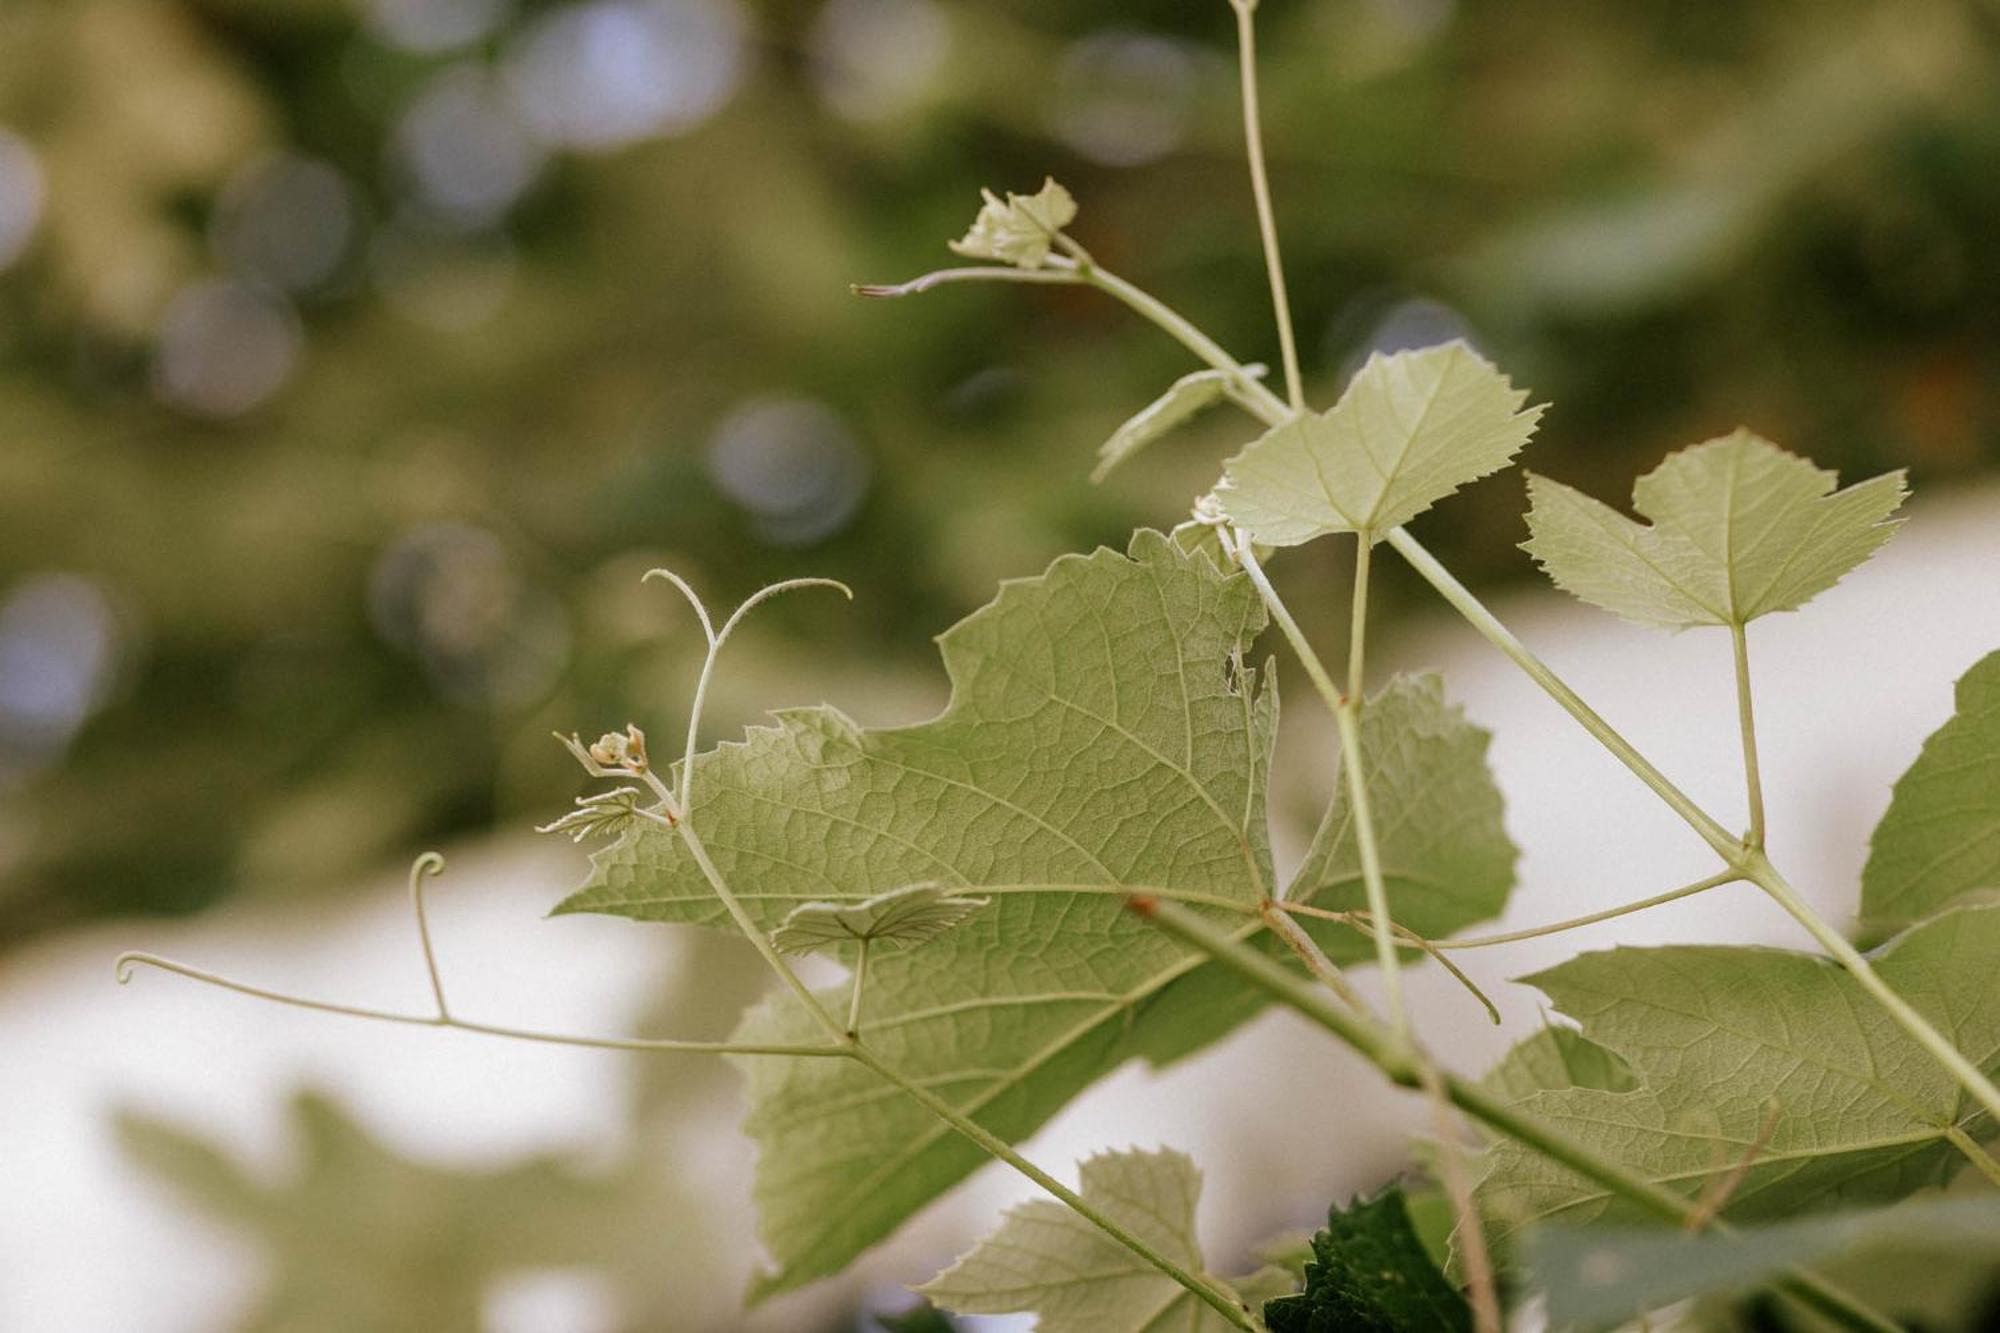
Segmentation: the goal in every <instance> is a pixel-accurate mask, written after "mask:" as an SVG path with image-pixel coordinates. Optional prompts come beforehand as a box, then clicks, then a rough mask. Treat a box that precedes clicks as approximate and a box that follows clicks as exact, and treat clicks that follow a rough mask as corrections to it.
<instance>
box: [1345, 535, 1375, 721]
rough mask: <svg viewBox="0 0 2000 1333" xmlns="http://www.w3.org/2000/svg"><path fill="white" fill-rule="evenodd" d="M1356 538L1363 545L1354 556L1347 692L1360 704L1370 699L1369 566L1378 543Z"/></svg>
mask: <svg viewBox="0 0 2000 1333" xmlns="http://www.w3.org/2000/svg"><path fill="white" fill-rule="evenodd" d="M1354 536H1355V540H1356V541H1357V542H1359V543H1360V544H1359V546H1357V547H1356V548H1355V552H1354V595H1353V597H1352V599H1351V600H1350V601H1349V602H1348V609H1347V688H1348V689H1349V690H1351V691H1352V692H1353V694H1354V698H1355V700H1356V701H1357V702H1359V701H1362V700H1365V699H1366V698H1367V697H1368V674H1367V655H1368V564H1369V557H1370V556H1371V555H1372V554H1373V553H1374V550H1375V540H1374V538H1372V537H1370V536H1369V535H1368V534H1367V533H1365V532H1357V533H1355V534H1354Z"/></svg>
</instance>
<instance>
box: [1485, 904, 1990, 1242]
mask: <svg viewBox="0 0 2000 1333" xmlns="http://www.w3.org/2000/svg"><path fill="white" fill-rule="evenodd" d="M1996 957H2000V908H1966V909H1961V910H1958V911H1954V912H1950V913H1947V914H1945V915H1943V916H1940V917H1938V918H1936V919H1934V920H1931V921H1927V922H1925V923H1923V924H1922V925H1919V926H1917V927H1915V928H1913V929H1911V930H1910V931H1908V932H1906V933H1905V934H1903V935H1901V936H1898V937H1897V938H1896V939H1895V940H1893V941H1891V943H1890V944H1889V945H1888V946H1886V947H1885V948H1884V949H1883V950H1882V951H1881V952H1880V954H1879V955H1878V956H1877V959H1876V968H1877V970H1878V971H1879V972H1880V974H1881V976H1882V979H1883V980H1884V981H1886V982H1888V984H1889V985H1890V986H1892V987H1894V988H1895V989H1896V990H1897V991H1898V992H1900V993H1901V994H1902V996H1903V997H1904V998H1905V999H1906V1000H1908V1001H1909V1003H1910V1004H1911V1005H1913V1006H1914V1007H1915V1008H1916V1009H1917V1010H1918V1011H1919V1012H1921V1013H1923V1014H1924V1015H1925V1017H1927V1018H1928V1019H1929V1020H1930V1021H1931V1022H1932V1023H1934V1024H1936V1025H1937V1027H1938V1028H1939V1029H1940V1030H1941V1031H1942V1032H1943V1033H1944V1034H1945V1036H1946V1038H1947V1039H1948V1040H1950V1041H1952V1042H1953V1043H1954V1044H1955V1045H1957V1046H1958V1048H1959V1049H1960V1050H1962V1051H1966V1052H1968V1053H1969V1054H1970V1055H1971V1056H1972V1057H1973V1058H1974V1059H1975V1060H1978V1061H1979V1062H1980V1063H1981V1065H1982V1067H1983V1068H1985V1069H1986V1070H1987V1071H1988V1072H1989V1073H1992V1072H1996V1071H2000V969H1996V968H1995V967H1994V966H1993V960H1994V959H1995V958H1996ZM1528 981H1529V982H1531V983H1532V984H1533V985H1536V986H1539V987H1540V988H1541V989H1542V990H1543V991H1544V992H1546V993H1547V994H1548V996H1549V998H1550V999H1551V1000H1552V1001H1554V1002H1555V1005H1556V1007H1557V1008H1558V1009H1560V1010H1562V1011H1563V1012H1564V1013H1567V1014H1569V1015H1570V1016H1571V1017H1573V1018H1575V1019H1576V1020H1577V1021H1578V1022H1579V1023H1580V1024H1581V1025H1582V1029H1583V1036H1584V1038H1586V1039H1587V1040H1589V1041H1591V1042H1593V1043H1595V1044H1597V1045H1600V1046H1602V1047H1604V1048H1606V1049H1608V1050H1610V1051H1611V1052H1613V1053H1614V1054H1615V1055H1617V1056H1618V1057H1619V1058H1621V1059H1623V1060H1624V1061H1625V1063H1626V1065H1627V1066H1628V1067H1629V1069H1630V1071H1631V1075H1632V1076H1633V1077H1634V1078H1636V1079H1637V1080H1638V1083H1639V1086H1638V1087H1637V1088H1634V1089H1631V1090H1629V1091H1607V1090H1605V1089H1603V1088H1597V1087H1582V1086H1577V1087H1569V1088H1565V1089H1556V1090H1548V1091H1534V1092H1530V1093H1529V1094H1528V1095H1526V1096H1524V1097H1522V1098H1521V1099H1520V1105H1521V1106H1523V1107H1524V1108H1526V1109H1528V1110H1529V1111H1531V1112H1533V1113H1534V1114H1535V1115H1536V1116H1538V1117H1540V1118H1542V1119H1543V1120H1546V1121H1548V1122H1549V1123H1551V1124H1552V1125H1554V1126H1555V1127H1557V1128H1558V1129H1560V1130H1561V1131H1562V1132H1563V1133H1565V1134H1566V1135H1568V1136H1570V1137H1572V1138H1574V1139H1575V1140H1577V1141H1578V1142H1580V1143H1582V1144H1584V1145H1585V1146H1587V1147H1589V1148H1592V1149H1594V1150H1595V1151H1597V1152H1599V1153H1601V1154H1604V1155H1606V1156H1609V1157H1613V1158H1616V1159H1617V1160H1619V1161H1620V1162H1622V1163H1624V1165H1625V1166H1626V1167H1627V1168H1629V1169H1631V1170H1633V1171H1635V1172H1637V1173H1639V1174H1641V1175H1643V1176H1645V1177H1646V1178H1647V1179H1649V1180H1653V1181H1656V1182H1658V1183H1660V1184H1663V1185H1665V1186H1667V1187H1668V1188H1670V1189H1673V1190H1675V1191H1677V1192H1679V1193H1682V1194H1685V1195H1687V1196H1688V1197H1689V1198H1690V1199H1692V1198H1695V1197H1697V1196H1698V1195H1699V1194H1700V1193H1701V1191H1702V1190H1703V1188H1704V1187H1706V1186H1708V1185H1710V1184H1711V1183H1712V1182H1714V1181H1716V1180H1717V1179H1718V1178H1721V1177H1725V1176H1727V1175H1729V1174H1730V1173H1731V1171H1732V1170H1734V1169H1735V1168H1736V1167H1737V1166H1738V1165H1739V1164H1741V1163H1743V1162H1744V1161H1746V1159H1747V1160H1748V1162H1749V1166H1748V1169H1747V1171H1746V1172H1745V1173H1744V1174H1743V1176H1742V1179H1741V1181H1740V1183H1738V1184H1737V1185H1736V1187H1735V1188H1734V1190H1733V1191H1732V1193H1731V1194H1730V1197H1729V1200H1728V1206H1727V1208H1726V1209H1725V1210H1724V1216H1727V1217H1730V1218H1733V1219H1737V1220H1740V1221H1748V1222H1756V1221H1760V1220H1764V1219H1769V1218H1782V1217H1786V1216H1789V1215H1791V1214H1793V1213H1796V1212H1798V1211H1800V1210H1803V1209H1808V1208H1821V1207H1827V1206H1830V1205H1833V1204H1837V1203H1842V1202H1870V1203H1880V1202H1885V1201H1888V1200H1893V1199H1897V1198H1901V1197H1903V1196H1904V1195H1907V1194H1909V1193H1911V1192H1913V1191H1915V1190H1918V1189H1920V1188H1923V1187H1925V1186H1928V1185H1934V1184H1938V1183H1940V1182H1942V1181H1943V1180H1944V1179H1946V1178H1947V1177H1948V1176H1949V1175H1950V1174H1951V1173H1952V1172H1953V1171H1954V1170H1955V1169H1956V1168H1957V1167H1958V1166H1959V1165H1960V1164H1961V1161H1962V1159H1961V1158H1960V1155H1959V1153H1958V1150H1957V1149H1956V1148H1954V1147H1953V1146H1952V1143H1951V1138H1952V1136H1953V1135H1954V1134H1960V1133H1963V1134H1972V1135H1975V1136H1977V1135H1984V1134H1989V1133H1991V1131H1992V1127H1991V1126H1990V1125H1989V1124H1988V1123H1987V1122H1986V1120H1985V1119H1984V1118H1983V1117H1982V1114H1981V1110H1980V1108H1979V1106H1978V1104H1977V1103H1976V1102H1974V1101H1973V1100H1972V1099H1971V1097H1970V1096H1969V1095H1968V1094H1966V1093H1965V1092H1964V1091H1963V1090H1962V1089H1961V1088H1960V1087H1959V1086H1958V1084H1957V1083H1956V1082H1955V1081H1954V1080H1953V1079H1952V1078H1951V1077H1950V1076H1949V1075H1948V1074H1946V1073H1945V1072H1944V1071H1943V1070H1942V1069H1941V1068H1939V1066H1938V1065H1937V1062H1936V1061H1935V1060H1933V1059H1931V1058H1930V1056H1929V1055H1928V1054H1926V1053H1925V1051H1924V1050H1923V1049H1922V1048H1921V1047H1920V1046H1918V1045H1917V1044H1916V1043H1915V1042H1914V1041H1913V1040H1912V1039H1911V1038H1910V1036H1909V1034H1907V1033H1906V1032H1904V1031H1903V1029H1902V1028H1901V1027H1899V1026H1898V1025H1897V1024H1896V1023H1895V1022H1894V1021H1893V1020H1891V1019H1890V1018H1889V1016H1888V1015H1887V1014H1886V1013H1884V1012H1883V1011H1882V1009H1881V1007H1880V1006H1879V1005H1875V1004H1873V1003H1871V1002H1870V1001H1869V999H1868V997H1867V996H1866V995H1865V994H1864V993H1863V992H1862V991H1861V989H1860V987H1859V986H1857V985H1856V984H1855V982H1854V981H1853V979H1852V978H1851V977H1849V975H1848V974H1847V973H1846V972H1845V971H1843V970H1842V969H1840V968H1839V967H1837V966H1836V965H1834V964H1833V963H1831V962H1829V961H1828V960H1826V959H1824V958H1821V957H1818V956H1815V955H1808V954H1802V953H1792V952H1788V951H1785V950H1779V949H1766V948H1740V947H1723V946H1694V945H1689V946H1675V947H1671V948H1658V949H1633V948H1621V949H1613V950H1610V951H1608V952H1603V953H1590V954H1584V955H1582V956H1580V957H1578V958H1575V959H1573V960H1571V961H1569V962H1567V963H1563V964H1561V965H1560V966H1558V967H1555V968H1552V969H1550V970H1549V971H1546V972H1543V973H1540V974H1539V975H1537V976H1533V977H1530V978H1528ZM1774 1108H1775V1113H1776V1119H1775V1121H1774V1120H1773V1119H1772V1116H1773V1110H1774ZM1767 1128H1768V1129H1769V1135H1768V1138H1767V1139H1766V1140H1765V1141H1763V1143H1762V1146H1761V1147H1757V1146H1756V1145H1758V1143H1759V1139H1760V1134H1761V1133H1762V1132H1763V1131H1765V1130H1766V1129H1767ZM1753 1147H1755V1148H1756V1150H1755V1151H1754V1152H1753V1151H1752V1149H1753ZM1488 1165H1489V1171H1488V1174H1487V1177H1486V1179H1485V1181H1484V1182H1483V1183H1482V1185H1481V1186H1480V1199H1481V1203H1482V1207H1483V1211H1484V1212H1486V1213H1487V1215H1488V1216H1489V1217H1490V1218H1491V1219H1492V1221H1493V1224H1494V1232H1495V1234H1496V1235H1505V1234H1507V1233H1509V1232H1511V1231H1513V1230H1515V1229H1517V1228H1519V1227H1523V1226H1526V1225H1529V1224H1532V1223H1537V1222H1543V1221H1549V1220H1560V1221H1564V1222H1571V1223H1588V1222H1593V1221H1596V1220H1599V1219H1600V1218H1602V1219H1608V1220H1612V1221H1643V1220H1649V1219H1647V1218H1646V1216H1645V1215H1644V1214H1643V1213H1639V1212H1636V1211H1635V1210H1634V1209H1633V1208H1632V1206H1630V1205H1627V1204H1624V1203H1622V1202H1620V1201H1617V1200H1615V1199H1613V1198H1611V1197H1610V1196H1608V1195H1607V1194H1606V1192H1605V1191H1604V1189H1603V1188H1602V1187H1600V1186H1597V1185H1594V1184H1591V1183H1590V1182H1588V1181H1586V1180H1584V1179H1583V1178H1582V1177H1580V1176H1576V1175H1574V1174H1572V1173H1571V1172H1570V1171H1568V1170H1567V1169H1566V1168H1564V1167H1561V1166H1558V1165H1556V1164H1555V1163H1553V1162H1551V1161H1549V1160H1548V1159H1546V1158H1543V1157H1539V1156H1537V1155H1535V1154H1533V1153H1530V1152H1528V1151H1526V1150H1525V1149H1522V1148H1520V1147H1518V1146H1517V1145H1513V1144H1511V1143H1505V1142H1503V1143H1499V1144H1497V1145H1495V1147H1494V1148H1493V1149H1492V1150H1491V1152H1490V1154H1489V1162H1488Z"/></svg>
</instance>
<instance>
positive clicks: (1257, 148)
mask: <svg viewBox="0 0 2000 1333" xmlns="http://www.w3.org/2000/svg"><path fill="white" fill-rule="evenodd" d="M1230 5H1231V7H1232V8H1234V9H1235V10H1236V51H1237V64H1238V69H1239V72H1240V74H1241V83H1242V86H1243V143H1244V149H1245V154H1246V156H1248V158H1249V159H1250V194H1251V197H1252V198H1253V199H1254V200H1255V202H1256V205H1257V231H1258V234H1259V235H1260V236H1262V237H1263V241H1264V270H1265V273H1266V275H1267V276H1268V277H1269V278H1270V281H1271V309H1272V313H1273V314H1275V315H1276V316H1277V321H1278V351H1279V354H1280V355H1281V356H1283V358H1284V362H1285V394H1286V397H1287V398H1289V399H1290V400H1291V409H1292V413H1293V414H1294V415H1297V414H1298V413H1300V412H1303V411H1305V405H1306V400H1305V390H1304V389H1303V388H1302V387H1301V385H1300V383H1299V348H1298V340H1297V339H1295V338H1294V337H1293V336H1292V304H1291V301H1290V300H1289V299H1288V298H1287V297H1286V295H1285V265H1284V261H1283V259H1281V258H1280V257H1279V255H1278V224H1277V221H1276V219H1275V218H1274V216H1273V215H1272V211H1271V182H1270V179H1269V177H1268V175H1267V173H1266V171H1265V169H1264V130H1263V125H1262V119H1263V118H1262V117H1261V116H1260V115H1259V114H1258V111H1257V23H1256V18H1255V13H1256V9H1257V0H1230Z"/></svg>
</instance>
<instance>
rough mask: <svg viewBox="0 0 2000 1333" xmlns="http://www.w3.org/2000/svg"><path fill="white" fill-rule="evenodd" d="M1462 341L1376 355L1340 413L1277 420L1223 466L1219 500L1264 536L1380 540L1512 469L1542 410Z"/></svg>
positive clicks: (1286, 541)
mask: <svg viewBox="0 0 2000 1333" xmlns="http://www.w3.org/2000/svg"><path fill="white" fill-rule="evenodd" d="M1527 397H1528V395H1527V392H1526V390H1522V389H1516V388H1515V387H1514V386H1513V385H1512V384H1511V383H1509V382H1508V380H1507V377H1506V376H1505V375H1502V374H1501V373H1500V372H1499V371H1498V370H1496V369H1494V367H1493V364H1492V363H1491V362H1489V361H1487V360H1485V359H1484V358H1483V357H1481V356H1480V355H1479V354H1478V353H1477V352H1474V351H1473V350H1472V349H1471V348H1470V347H1467V346H1466V345H1465V344H1464V343H1462V342H1450V343H1445V344H1444V345H1442V346H1439V347H1427V348H1424V349H1423V350H1421V351H1416V352H1397V353H1394V354H1393V355H1390V356H1383V355H1381V354H1379V353H1378V354H1375V355H1371V356H1370V357H1369V358H1368V362H1367V364H1366V365H1364V366H1362V368H1361V370H1360V371H1359V372H1358V373H1357V374H1356V375H1355V377H1354V380H1353V382H1352V383H1350V384H1349V385H1348V386H1347V392H1345V393H1343V394H1342V395H1341V396H1340V401H1339V402H1338V403H1335V404H1334V406H1333V408H1332V409H1331V410H1330V411H1327V412H1323V413H1319V414H1316V415H1307V416H1302V417H1298V418H1296V419H1294V420H1292V421H1288V422H1286V423H1284V424H1283V425H1280V426H1275V427H1273V428H1272V429H1271V430H1270V431H1269V432H1268V433H1266V434H1265V435H1264V436H1263V437H1262V438H1261V439H1259V440H1257V441H1256V442H1254V443H1253V444H1251V445H1250V446H1249V447H1248V448H1246V449H1245V450H1244V451H1243V452H1242V453H1240V454H1238V455H1237V456H1236V457H1235V458H1232V459H1230V460H1229V462H1228V463H1227V464H1226V465H1224V469H1223V477H1222V483H1221V484H1220V485H1219V486H1217V487H1216V491H1215V494H1216V498H1217V499H1218V500H1219V501H1221V503H1222V507H1223V511H1224V512H1225V513H1227V514H1228V515H1229V517H1230V518H1231V519H1232V520H1233V521H1234V522H1235V523H1236V524H1237V525H1238V526H1240V527H1242V528H1245V529H1247V530H1248V531H1249V532H1250V533H1252V534H1253V535H1254V536H1255V537H1256V538H1257V540H1258V541H1260V542H1268V543H1270V544H1271V545H1273V546H1296V545H1298V544H1299V543H1301V542H1306V541H1311V540H1312V539H1313V538H1315V537H1318V536H1321V535H1323V534H1325V533H1329V532H1358V533H1361V534H1364V535H1365V536H1366V537H1367V538H1368V540H1370V541H1379V540H1380V539H1381V538H1382V537H1383V536H1385V535H1386V534H1387V533H1388V531H1389V530H1390V529H1391V528H1394V527H1396V526H1398V525H1400V524H1403V523H1407V522H1409V520H1411V519H1413V518H1415V517H1416V516H1417V515H1418V514H1421V513H1422V512H1423V511H1424V510H1426V509H1428V508H1430V507H1431V506H1432V505H1433V504H1436V503H1437V502H1438V501H1439V500H1441V499H1443V498H1444V497H1445V496H1447V495H1450V494H1451V493H1452V492H1453V491H1455V490H1457V489H1458V488H1459V487H1461V486H1463V485H1465V484H1466V483H1468V482H1471V481H1476V480H1478V479H1479V478H1480V477H1483V476H1485V475H1486V474H1487V473H1489V472H1495V471H1498V470H1499V469H1500V468H1503V467H1505V466H1506V465H1507V464H1508V463H1509V462H1510V461H1511V460H1512V459H1513V457H1514V455H1515V454H1517V453H1519V452H1520V450H1521V448H1522V446H1523V445H1525V444H1527V442H1528V437H1529V436H1531V435H1533V434H1534V431H1535V423H1536V421H1537V420H1539V419H1540V417H1541V412H1542V409H1541V408H1539V407H1532V408H1528V409H1527V410H1525V411H1524V410H1522V407H1521V404H1522V403H1524V402H1526V401H1527Z"/></svg>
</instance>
